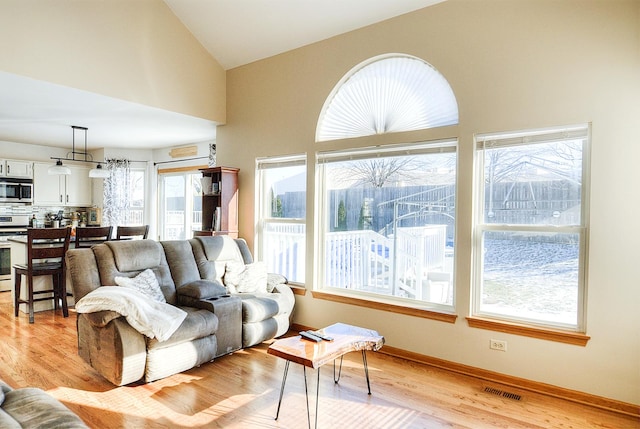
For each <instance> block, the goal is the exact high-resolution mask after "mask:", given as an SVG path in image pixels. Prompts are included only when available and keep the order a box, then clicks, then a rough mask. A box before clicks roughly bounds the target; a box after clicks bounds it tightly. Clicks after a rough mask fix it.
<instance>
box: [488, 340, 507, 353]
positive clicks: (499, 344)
mask: <svg viewBox="0 0 640 429" xmlns="http://www.w3.org/2000/svg"><path fill="white" fill-rule="evenodd" d="M489 348H490V349H491V350H500V351H501V352H506V351H507V342H506V341H502V340H489Z"/></svg>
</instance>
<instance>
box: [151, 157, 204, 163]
mask: <svg viewBox="0 0 640 429" xmlns="http://www.w3.org/2000/svg"><path fill="white" fill-rule="evenodd" d="M196 159H209V157H208V156H197V157H195V158H183V159H172V160H171V161H159V162H154V163H153V165H160V164H169V163H171V162H182V161H195V160H196Z"/></svg>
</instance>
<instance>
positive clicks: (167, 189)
mask: <svg viewBox="0 0 640 429" xmlns="http://www.w3.org/2000/svg"><path fill="white" fill-rule="evenodd" d="M201 177H202V174H201V173H200V172H199V171H197V170H196V171H191V170H189V171H182V170H181V171H175V170H165V171H163V170H160V171H158V180H159V184H158V190H159V195H160V198H159V202H160V207H159V222H160V227H159V232H160V239H161V240H183V239H188V238H191V237H193V231H194V230H197V229H200V228H201V226H202V196H201V195H202V192H201V188H200V178H201Z"/></svg>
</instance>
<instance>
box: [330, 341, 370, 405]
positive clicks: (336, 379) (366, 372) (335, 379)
mask: <svg viewBox="0 0 640 429" xmlns="http://www.w3.org/2000/svg"><path fill="white" fill-rule="evenodd" d="M343 357H344V356H340V368H339V369H338V377H336V361H335V359H334V360H333V382H334V383H336V384H338V382H339V381H340V376H341V375H342V358H343ZM362 364H363V365H364V375H365V378H366V380H367V391H368V393H369V395H371V383H370V382H369V365H368V364H367V351H366V350H362Z"/></svg>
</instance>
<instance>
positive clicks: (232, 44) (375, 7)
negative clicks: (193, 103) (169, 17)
mask: <svg viewBox="0 0 640 429" xmlns="http://www.w3.org/2000/svg"><path fill="white" fill-rule="evenodd" d="M442 1H444V0H270V1H269V0H235V1H234V0H164V2H165V3H166V4H167V5H168V6H169V7H170V8H171V10H172V11H173V13H174V14H175V15H176V16H177V17H178V18H179V19H180V20H181V21H182V23H183V24H184V25H185V26H186V27H187V28H188V29H189V30H191V33H193V35H194V36H195V37H196V38H197V39H198V40H199V41H200V42H201V43H202V45H203V46H204V47H205V48H206V49H207V50H208V51H209V53H210V54H211V55H213V56H214V58H216V60H218V62H219V63H220V65H222V67H224V68H225V69H227V70H228V69H231V68H234V67H238V66H241V65H243V64H248V63H251V62H253V61H257V60H260V59H264V58H268V57H271V56H273V55H276V54H280V53H282V52H286V51H290V50H292V49H295V48H299V47H301V46H305V45H308V44H311V43H314V42H318V41H320V40H324V39H328V38H330V37H333V36H337V35H338V34H342V33H346V32H348V31H352V30H355V29H357V28H361V27H365V26H367V25H371V24H374V23H376V22H380V21H384V20H386V19H389V18H393V17H395V16H398V15H402V14H405V13H409V12H412V11H414V10H418V9H422V8H424V7H427V6H430V5H433V4H436V3H440V2H442Z"/></svg>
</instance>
